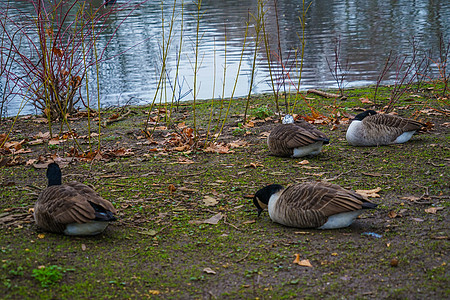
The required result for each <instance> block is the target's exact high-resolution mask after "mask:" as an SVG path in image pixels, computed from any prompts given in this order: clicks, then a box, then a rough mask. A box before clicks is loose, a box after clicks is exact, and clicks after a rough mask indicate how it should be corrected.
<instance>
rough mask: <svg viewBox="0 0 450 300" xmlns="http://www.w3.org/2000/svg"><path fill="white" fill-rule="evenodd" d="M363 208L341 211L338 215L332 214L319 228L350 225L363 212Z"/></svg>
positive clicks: (335, 227)
mask: <svg viewBox="0 0 450 300" xmlns="http://www.w3.org/2000/svg"><path fill="white" fill-rule="evenodd" d="M362 212H363V211H362V210H361V209H360V210H355V211H350V212H345V213H340V214H336V215H332V216H330V217H328V221H327V222H326V223H325V224H323V225H322V226H320V227H319V228H318V229H337V228H344V227H347V226H350V224H352V223H353V221H354V220H355V219H356V218H357V217H358V216H359V215H360V214H362Z"/></svg>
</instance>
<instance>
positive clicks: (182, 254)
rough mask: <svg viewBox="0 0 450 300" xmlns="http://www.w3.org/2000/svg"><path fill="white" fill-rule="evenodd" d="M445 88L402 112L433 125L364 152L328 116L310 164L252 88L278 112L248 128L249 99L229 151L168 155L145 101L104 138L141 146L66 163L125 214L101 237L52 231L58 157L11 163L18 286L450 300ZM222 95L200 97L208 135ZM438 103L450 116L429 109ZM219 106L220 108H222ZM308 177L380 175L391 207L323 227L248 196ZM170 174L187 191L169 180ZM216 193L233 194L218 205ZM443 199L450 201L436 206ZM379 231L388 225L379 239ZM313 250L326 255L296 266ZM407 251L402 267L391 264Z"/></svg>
mask: <svg viewBox="0 0 450 300" xmlns="http://www.w3.org/2000/svg"><path fill="white" fill-rule="evenodd" d="M429 87H430V86H425V87H424V89H421V90H420V91H412V92H410V93H407V94H406V95H405V97H404V98H403V99H402V100H401V102H400V103H398V105H397V110H396V111H397V112H398V113H399V114H400V115H403V116H417V117H419V118H420V119H422V120H423V121H430V122H433V123H434V124H435V128H434V130H433V131H431V132H429V133H426V134H419V135H415V136H414V137H413V138H412V140H411V141H410V142H408V143H406V144H402V145H395V146H387V147H378V148H364V147H362V148H354V147H350V146H348V145H347V143H346V141H345V131H346V124H337V126H334V127H333V124H327V125H323V124H319V125H318V126H319V128H320V129H321V130H323V131H324V132H326V133H327V134H328V135H329V136H330V139H331V144H330V145H329V146H327V147H325V149H324V151H323V153H321V154H320V155H319V156H316V157H313V158H306V159H307V160H308V161H309V163H308V164H299V162H300V161H302V160H303V158H302V159H282V158H277V157H273V156H270V155H269V154H268V151H267V146H266V144H265V136H264V132H268V131H270V129H271V128H273V127H274V126H276V123H275V120H276V119H277V117H276V116H274V115H273V114H274V112H275V105H274V103H273V99H272V98H271V97H270V96H267V95H264V96H261V97H254V98H252V99H251V109H250V113H249V114H250V115H253V116H256V115H258V116H259V117H265V116H266V113H268V114H271V115H270V117H269V119H268V120H266V121H264V120H258V119H255V120H253V121H254V126H253V127H245V129H244V130H243V131H242V132H241V131H236V130H235V129H236V128H244V127H242V126H241V127H239V125H238V124H239V123H242V117H243V116H242V111H243V109H242V107H243V105H236V104H237V103H239V102H240V101H241V102H242V100H233V103H234V104H233V105H232V106H231V111H230V117H229V119H228V121H227V123H226V125H225V127H224V132H223V134H222V136H221V138H219V141H226V142H230V141H236V140H244V141H247V142H248V143H249V145H247V146H243V147H238V148H235V149H233V151H234V152H232V153H228V154H216V153H204V152H203V151H188V152H184V153H183V152H176V151H153V149H154V148H155V147H156V146H155V145H154V144H149V143H147V144H146V143H144V142H145V141H146V139H145V138H143V136H142V132H141V129H143V125H142V124H144V123H145V120H146V118H147V110H148V108H146V107H135V108H131V110H132V111H133V112H134V113H133V114H131V115H130V117H129V118H127V119H126V120H124V121H121V122H116V123H113V124H111V125H109V126H107V127H106V128H103V129H102V134H103V135H104V138H103V140H102V146H103V147H104V149H117V148H120V147H124V148H129V149H131V151H133V153H134V154H133V155H131V156H128V157H118V158H115V159H111V160H108V161H88V162H83V161H75V162H73V163H71V164H69V165H68V166H67V167H66V168H64V169H63V173H64V176H65V177H64V180H65V181H69V180H78V181H81V182H84V183H87V184H91V185H93V186H94V187H95V189H96V190H97V191H98V192H99V193H100V194H101V195H102V196H103V197H105V198H107V199H109V200H111V202H112V203H113V204H114V206H115V207H116V208H117V209H118V212H119V213H118V217H119V220H118V221H117V222H116V223H114V224H112V225H111V226H110V227H109V228H108V229H107V230H106V232H105V233H104V234H101V235H99V236H96V237H87V238H80V237H67V236H62V235H56V234H50V233H44V232H41V231H40V230H39V229H38V228H36V226H35V225H34V224H33V223H32V220H31V218H30V215H29V209H30V208H32V207H33V204H34V202H35V200H36V197H37V193H38V192H39V189H40V188H44V187H45V185H46V178H45V169H36V168H34V167H32V166H28V165H24V164H22V165H16V166H11V167H3V168H0V176H1V177H0V178H1V181H0V183H1V185H2V186H1V192H0V195H1V200H0V218H2V217H5V216H11V217H12V219H11V220H9V221H8V222H6V221H5V224H2V227H1V229H0V230H1V235H0V246H1V248H0V252H1V263H2V266H1V268H2V270H1V272H0V291H2V297H4V298H5V299H32V298H36V297H39V298H41V299H53V298H58V299H66V298H70V299H86V298H92V297H100V298H105V299H106V298H121V299H123V298H144V297H149V298H166V299H203V298H207V299H210V298H218V299H251V298H259V299H271V298H272V299H298V298H304V299H317V298H332V299H334V298H376V299H381V298H390V299H391V298H394V299H395V298H401V299H402V298H422V299H423V298H427V297H428V298H430V299H438V298H440V299H444V298H448V297H449V296H450V290H449V286H450V285H449V283H450V282H449V278H450V277H449V268H448V263H449V254H448V253H450V251H449V234H450V233H449V227H448V224H449V218H448V209H449V201H448V200H449V185H448V182H449V171H448V166H449V137H450V136H449V132H448V125H447V127H446V126H445V124H444V123H446V122H447V123H448V122H449V119H448V107H445V106H444V104H445V101H444V102H443V101H440V100H437V99H436V97H435V96H436V93H437V92H435V91H436V90H437V89H429ZM373 94H374V89H373V87H368V88H366V87H365V88H359V89H352V90H349V91H347V100H345V101H335V100H333V99H331V100H329V99H323V98H321V97H319V96H316V95H307V101H308V104H306V103H305V100H301V99H300V100H299V102H298V104H297V108H296V110H295V112H296V113H299V114H310V113H311V107H312V108H314V109H315V110H316V111H318V112H320V113H322V114H324V115H327V116H333V115H337V114H340V115H341V116H345V114H355V113H356V112H358V108H360V107H361V108H369V107H372V106H373V104H368V103H362V102H361V100H360V99H361V98H365V97H368V98H369V99H373ZM389 94H390V90H389V87H382V88H380V89H379V91H378V99H386V98H387V96H388V95H389ZM293 97H294V96H292V98H291V99H289V101H290V102H291V103H292V102H293V101H294V98H293ZM385 102H386V100H384V101H382V100H379V101H378V102H376V103H375V104H377V105H379V106H377V107H380V106H383V105H385V104H386V103H385ZM224 104H225V107H226V105H227V104H228V102H227V103H224ZM210 106H211V103H210V101H205V102H203V103H202V104H200V105H198V106H197V118H198V120H196V121H197V124H201V129H202V130H200V131H199V132H200V133H204V129H205V128H206V127H207V124H208V119H207V118H208V117H209V115H210V111H209V107H210ZM429 108H433V109H436V110H433V111H432V112H434V113H439V111H440V114H431V115H430V114H427V113H423V112H422V113H420V111H421V110H422V111H423V110H424V109H429ZM443 109H447V111H446V114H447V115H445V112H442V110H443ZM114 112H116V111H114V110H113V111H110V112H107V113H105V115H104V118H106V117H108V116H109V115H112V114H113V113H114ZM215 113H216V115H214V117H215V118H218V117H219V114H220V111H219V109H217V110H216V112H215ZM224 113H225V112H224V111H222V116H223V114H224ZM191 116H192V114H191V110H190V107H189V106H188V105H182V106H180V108H179V110H178V111H177V112H176V113H174V114H173V115H172V120H173V121H175V123H180V122H186V124H188V125H189V124H193V120H192V119H191ZM162 124H164V123H162ZM10 126H11V120H6V121H5V122H3V124H2V125H1V127H0V133H1V132H6V131H7V130H8V129H9V128H10ZM72 126H73V127H74V128H76V129H77V132H78V134H79V135H82V134H86V132H87V129H86V119H80V120H74V121H73V124H72ZM56 127H58V126H55V128H56ZM47 130H48V129H47V128H46V127H45V125H42V124H37V123H34V122H33V120H32V119H31V120H28V119H19V121H18V123H16V124H15V125H14V127H13V131H12V134H11V140H19V139H23V138H28V139H29V140H33V139H34V138H33V136H34V135H35V134H37V133H38V132H39V131H42V132H45V131H47ZM233 131H234V134H233ZM170 132H172V131H167V130H158V129H157V130H155V132H154V135H153V138H154V139H155V140H156V141H158V142H159V143H160V144H159V146H160V145H162V143H163V141H164V139H165V138H166V135H167V134H168V133H170ZM83 141H84V140H83ZM72 144H73V143H72V142H70V141H68V142H65V143H62V144H60V145H58V148H56V149H48V148H46V147H45V145H37V146H31V145H28V146H25V148H27V149H30V150H32V152H30V153H25V154H20V155H17V156H20V157H22V158H23V161H24V162H25V161H26V160H28V159H31V158H37V157H38V156H39V155H45V154H46V153H49V152H51V153H55V154H58V155H59V156H63V153H64V152H67V151H68V149H69V148H70V146H71V145H72ZM83 145H84V147H87V146H86V144H83ZM94 146H95V144H94ZM161 148H162V147H161ZM8 157H9V158H11V157H12V156H11V155H10V156H8ZM305 180H330V181H331V182H333V183H337V184H340V185H342V186H344V187H347V188H352V189H373V188H376V187H380V188H381V191H380V192H379V194H380V198H373V199H372V201H373V202H375V203H379V204H380V205H379V209H377V210H376V211H372V212H368V213H365V214H364V215H363V216H362V217H361V218H360V219H358V220H357V221H356V222H355V223H354V224H353V225H351V226H350V227H349V228H345V229H340V230H333V231H319V230H308V229H296V228H287V227H284V226H280V225H278V224H275V223H272V222H271V221H270V219H269V217H268V215H267V213H264V214H263V215H262V216H261V217H260V218H257V217H256V211H255V209H254V207H253V204H252V202H251V199H248V198H246V196H247V195H249V194H250V195H251V194H252V193H254V192H255V191H256V190H257V189H259V188H261V187H262V186H264V185H266V184H269V183H280V184H284V185H286V184H289V183H293V182H301V181H305ZM170 184H173V185H174V187H175V188H176V190H175V191H170V190H169V188H168V187H169V185H170ZM205 196H210V197H213V198H214V199H216V200H218V203H217V204H216V205H214V206H206V205H205V204H204V202H203V199H204V197H205ZM413 197H415V198H413ZM414 199H419V200H416V201H412V200H414ZM432 207H435V208H441V207H442V209H441V210H438V211H436V213H427V212H426V211H425V209H428V208H432ZM217 213H222V214H223V215H224V218H223V219H222V220H221V221H220V222H219V223H218V224H217V225H210V224H198V223H196V221H201V220H205V219H208V218H210V217H212V216H213V215H215V214H217ZM3 220H5V219H3ZM371 232H373V233H377V234H380V235H381V237H380V238H376V237H373V236H371V235H367V233H371ZM297 253H298V254H299V255H300V258H301V259H308V260H309V261H310V262H311V264H312V265H313V267H312V268H307V267H301V266H299V265H296V264H293V263H292V262H293V260H294V255H295V254H297ZM394 259H395V260H397V261H398V265H397V266H391V264H392V261H393V260H394ZM52 265H56V266H60V267H61V268H62V270H63V277H62V279H61V280H60V281H59V282H58V283H57V284H55V285H53V286H51V287H48V288H43V287H41V285H40V283H39V281H38V280H36V279H35V278H34V277H33V276H32V273H33V270H34V269H37V268H39V267H40V266H47V267H49V266H52ZM205 268H210V269H212V270H213V271H214V272H215V274H208V273H207V272H205V271H204V270H205Z"/></svg>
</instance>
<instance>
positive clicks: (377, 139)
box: [346, 110, 425, 146]
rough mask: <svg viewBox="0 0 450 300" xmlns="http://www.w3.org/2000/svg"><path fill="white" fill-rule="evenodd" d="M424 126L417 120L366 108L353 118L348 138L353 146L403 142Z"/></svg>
mask: <svg viewBox="0 0 450 300" xmlns="http://www.w3.org/2000/svg"><path fill="white" fill-rule="evenodd" d="M424 126H425V124H423V123H421V122H417V121H415V120H411V119H405V118H402V117H398V116H394V115H386V114H377V112H376V111H374V110H366V111H365V112H362V113H360V114H358V115H357V116H356V117H355V118H354V119H353V120H352V122H351V123H350V126H349V127H348V129H347V134H346V138H347V142H348V143H349V144H350V145H352V146H381V145H390V144H401V143H405V142H407V141H409V140H410V139H411V137H412V136H413V134H414V133H415V132H416V131H417V130H419V129H421V128H422V127H424Z"/></svg>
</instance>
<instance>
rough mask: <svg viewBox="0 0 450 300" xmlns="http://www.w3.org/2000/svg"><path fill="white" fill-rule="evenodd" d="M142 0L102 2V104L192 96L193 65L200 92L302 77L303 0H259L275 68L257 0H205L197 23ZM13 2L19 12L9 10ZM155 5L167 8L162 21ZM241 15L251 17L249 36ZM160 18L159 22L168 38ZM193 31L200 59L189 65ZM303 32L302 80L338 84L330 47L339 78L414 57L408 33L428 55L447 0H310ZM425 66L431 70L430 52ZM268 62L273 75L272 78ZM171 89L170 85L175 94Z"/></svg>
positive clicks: (261, 88)
mask: <svg viewBox="0 0 450 300" xmlns="http://www.w3.org/2000/svg"><path fill="white" fill-rule="evenodd" d="M7 3H9V5H12V6H13V8H14V9H11V10H10V11H9V16H10V17H11V18H12V19H14V18H15V17H17V18H18V17H20V14H30V15H32V14H33V13H34V8H33V5H32V4H31V3H30V2H29V1H6V0H1V1H0V4H1V5H2V7H5V5H6V4H7ZM138 3H139V2H137V1H128V2H126V3H125V4H124V2H121V1H120V0H117V3H116V4H115V5H113V6H108V7H107V8H102V11H106V10H109V9H113V10H114V11H113V12H112V14H111V16H110V18H109V19H108V23H107V25H108V26H109V27H108V29H107V30H105V31H104V32H103V33H102V35H101V36H100V38H99V39H98V48H99V49H103V48H105V47H106V48H105V53H104V58H105V61H104V62H102V63H101V64H100V66H99V67H100V69H99V78H100V79H99V86H100V99H101V106H102V107H108V106H111V105H125V104H148V103H152V102H153V101H154V100H156V101H157V102H159V101H172V99H175V100H181V101H183V100H192V99H193V97H194V90H193V89H194V77H195V76H194V74H196V75H197V76H196V78H195V80H196V81H195V84H196V90H195V97H196V98H197V99H207V98H220V97H230V96H234V97H241V96H246V95H247V94H248V93H249V91H250V89H251V92H252V93H264V92H271V91H273V88H275V89H277V90H282V91H283V90H290V91H295V89H297V88H298V87H299V86H298V76H299V73H298V67H299V60H295V55H296V52H295V50H296V49H299V48H300V46H301V43H300V40H299V34H300V35H301V32H302V27H301V23H300V22H299V16H301V9H302V7H301V1H299V0H296V1H289V0H284V1H281V0H278V2H277V3H276V9H275V4H274V3H275V2H274V1H271V0H268V1H266V2H265V8H264V9H265V10H264V11H265V18H266V20H265V31H266V33H267V35H268V37H269V40H268V45H269V46H270V49H271V53H272V55H271V57H272V61H271V65H270V66H271V68H269V65H268V60H267V52H266V51H265V49H264V47H263V46H264V44H265V43H264V41H262V42H261V43H260V44H259V45H260V48H259V49H258V50H257V53H256V62H255V68H254V69H253V68H252V66H253V60H254V53H255V44H256V42H255V41H256V38H255V36H256V34H255V21H254V19H252V18H253V16H256V15H257V11H258V1H257V0H239V1H238V0H224V1H215V0H203V1H202V2H201V11H200V13H201V14H202V15H201V18H200V22H199V23H198V25H199V30H198V31H197V13H198V11H197V6H196V5H195V3H194V2H192V1H184V3H183V2H182V1H177V2H176V3H175V5H174V1H173V0H170V1H167V0H164V1H147V2H145V3H143V4H142V5H140V6H139V7H137V6H136V5H137V4H138ZM89 4H90V5H92V7H101V6H102V2H101V1H100V0H94V1H89ZM122 5H126V6H127V8H124V7H123V6H122ZM17 8H19V9H20V14H19V13H18V11H19V10H15V9H17ZM161 8H163V10H164V23H163V22H162V15H163V14H162V12H161ZM173 8H174V9H175V14H174V16H175V17H174V22H173V32H172V40H171V42H170V47H169V51H168V55H167V60H166V77H165V81H164V83H165V84H163V86H164V89H162V91H163V93H162V96H161V94H158V95H157V93H156V92H157V86H158V79H159V74H160V70H161V67H162V58H161V53H162V47H163V45H164V43H163V41H164V40H165V39H167V37H168V34H169V31H168V28H169V25H170V19H171V14H172V9H173ZM275 12H277V13H275ZM15 13H17V14H18V15H17V16H15V15H14V14H15ZM277 20H278V21H277ZM247 23H249V24H250V25H249V27H248V28H249V30H248V34H247V37H246V38H245V32H246V28H247V26H246V24H247ZM162 24H164V26H165V30H164V32H165V34H164V39H163V37H162V32H163V30H162ZM116 29H117V30H116ZM197 33H199V42H198V61H199V63H198V67H197V70H196V71H195V49H196V46H195V45H196V38H197ZM278 33H279V34H278ZM111 36H112V39H111V40H110V42H108V41H109V38H110V37H111ZM305 36H306V40H305V41H306V44H305V51H304V56H303V57H304V60H303V70H302V73H301V84H300V89H301V90H304V89H308V88H329V87H336V86H337V84H336V81H335V80H334V79H333V72H331V71H330V66H331V68H332V69H334V66H335V52H336V49H338V51H339V60H340V62H341V64H342V69H344V70H345V71H344V73H345V77H344V82H343V84H344V85H345V87H347V88H348V87H352V86H359V85H366V84H371V83H375V82H376V80H377V78H378V76H379V75H380V73H381V71H382V70H383V67H384V65H385V63H386V59H387V57H388V55H389V53H390V52H391V51H392V55H393V56H395V55H409V57H411V55H412V54H413V53H414V50H413V49H414V47H413V45H412V41H413V40H414V41H415V43H416V45H415V47H416V49H418V51H417V54H418V55H419V56H420V57H422V56H421V55H424V52H423V51H432V54H431V55H432V56H433V57H434V58H436V57H437V54H438V53H439V51H438V49H439V38H440V37H441V36H443V37H444V41H445V42H446V43H445V45H447V43H448V41H449V38H450V1H448V0H441V1H439V0H433V1H432V0H396V1H386V0H384V1H378V0H316V1H313V2H312V3H311V6H310V7H309V10H308V12H307V14H306V27H305ZM244 39H245V47H244V46H243V45H244ZM337 45H339V47H337ZM279 49H281V50H279ZM24 51H26V50H24ZM241 55H242V56H241ZM428 56H429V55H428ZM178 57H179V61H178ZM241 57H242V58H241ZM177 61H178V62H179V64H178V67H177ZM281 62H282V63H281ZM428 62H431V60H428ZM430 67H431V68H434V70H435V71H436V68H435V66H433V63H432V62H431V66H430ZM13 68H14V66H13ZM177 69H178V72H177ZM252 69H253V70H254V72H252ZM270 70H271V71H272V78H273V82H274V84H272V81H271V80H270V78H271V76H270V74H271V73H270ZM94 72H95V71H94V70H92V73H91V76H90V77H89V78H90V81H89V82H90V84H89V86H90V93H92V95H96V94H97V93H96V85H97V83H96V82H95V80H93V78H95V76H93V75H94ZM397 73H398V72H395V68H393V69H392V70H391V71H390V72H388V74H387V75H386V76H385V77H384V78H383V79H384V80H385V81H384V82H388V81H389V80H391V81H392V80H393V79H394V78H395V76H396V74H397ZM176 74H178V76H177V77H176V76H175V75H176ZM252 74H253V76H254V81H253V84H251V77H252ZM283 74H284V77H283ZM286 74H287V75H288V76H287V75H286ZM435 76H436V74H435ZM282 78H285V79H284V80H283V79H282ZM175 79H177V83H176V87H175V88H174V84H175ZM4 80H5V79H4V78H3V79H2V83H3V85H4ZM172 89H175V93H174V95H175V96H174V98H172ZM160 91H161V90H160ZM155 95H157V96H156V97H155ZM95 97H96V96H94V98H95ZM20 103H21V98H18V97H14V98H12V99H11V100H10V101H9V103H8V105H7V110H6V114H7V115H14V114H16V113H17V111H18V108H19V105H20ZM3 113H4V114H5V112H3ZM25 113H36V111H35V109H33V106H32V105H30V104H27V105H25V108H24V109H23V110H22V111H21V114H25Z"/></svg>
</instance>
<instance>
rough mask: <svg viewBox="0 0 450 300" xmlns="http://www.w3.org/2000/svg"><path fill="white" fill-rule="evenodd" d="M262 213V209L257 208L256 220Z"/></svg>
mask: <svg viewBox="0 0 450 300" xmlns="http://www.w3.org/2000/svg"><path fill="white" fill-rule="evenodd" d="M262 212H263V209H262V208H258V218H259V216H260V215H261V213H262Z"/></svg>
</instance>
